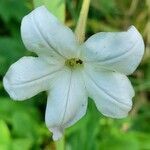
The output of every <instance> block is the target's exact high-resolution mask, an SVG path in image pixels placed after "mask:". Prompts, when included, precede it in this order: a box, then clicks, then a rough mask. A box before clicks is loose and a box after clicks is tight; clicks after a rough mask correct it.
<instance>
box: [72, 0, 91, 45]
mask: <svg viewBox="0 0 150 150" xmlns="http://www.w3.org/2000/svg"><path fill="white" fill-rule="evenodd" d="M89 6H90V0H83V4H82V8H81V12H80V17H79V20H78V23H77V27H76V30H75V34H76V37H77V39H78V41H79V42H80V43H82V42H84V40H85V31H86V22H87V17H88V12H89Z"/></svg>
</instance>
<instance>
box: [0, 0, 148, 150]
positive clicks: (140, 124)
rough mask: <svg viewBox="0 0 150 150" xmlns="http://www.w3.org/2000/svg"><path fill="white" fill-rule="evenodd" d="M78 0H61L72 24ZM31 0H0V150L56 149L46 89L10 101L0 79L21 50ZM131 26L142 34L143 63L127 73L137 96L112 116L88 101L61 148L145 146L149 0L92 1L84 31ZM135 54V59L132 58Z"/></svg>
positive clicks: (135, 149)
mask: <svg viewBox="0 0 150 150" xmlns="http://www.w3.org/2000/svg"><path fill="white" fill-rule="evenodd" d="M81 3H82V0H66V16H67V17H66V24H67V25H68V26H70V27H71V28H72V29H74V28H75V25H76V22H77V19H78V16H79V11H80V8H81ZM32 9H33V3H32V1H31V0H0V150H20V149H21V150H55V149H56V145H55V143H54V142H53V141H52V139H51V133H50V132H49V131H48V129H47V128H46V126H45V123H44V115H45V106H46V94H45V93H41V94H39V95H37V96H36V97H34V98H32V99H30V100H27V101H24V102H14V101H12V100H11V99H10V98H9V96H8V94H7V93H6V92H5V91H4V88H3V85H2V78H3V76H4V75H5V73H6V71H7V69H8V68H9V66H10V65H11V64H12V63H14V62H15V61H17V60H18V59H19V58H20V57H22V56H24V55H32V54H31V53H30V52H28V51H26V50H25V47H24V45H23V43H22V41H21V37H20V23H21V19H22V17H23V16H25V15H26V14H28V13H29V12H30V11H31V10H32ZM132 24H133V25H135V26H136V27H137V28H138V30H139V31H140V32H141V34H142V35H143V37H144V40H145V45H146V52H145V56H144V59H143V62H142V63H141V65H140V66H139V68H138V69H137V70H136V71H135V73H134V74H133V75H132V76H130V79H131V82H132V84H133V85H134V89H135V91H136V96H135V98H134V107H133V109H132V111H131V112H130V116H129V117H128V118H125V119H121V120H115V119H111V118H106V117H104V116H102V115H101V114H100V113H99V112H98V111H97V109H96V107H95V105H94V104H93V102H92V101H91V100H89V106H88V112H87V115H86V116H85V117H84V118H83V119H81V120H80V121H79V122H78V123H77V124H75V125H74V126H73V127H71V128H69V129H67V130H66V133H65V139H64V140H65V149H66V150H150V0H91V7H90V12H89V19H88V25H87V36H86V38H88V37H89V36H90V35H92V34H94V33H96V32H100V31H119V30H123V29H127V27H129V26H130V25H132ZM133 59H134V58H133Z"/></svg>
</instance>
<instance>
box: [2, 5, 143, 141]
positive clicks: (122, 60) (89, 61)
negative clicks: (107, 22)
mask: <svg viewBox="0 0 150 150" xmlns="http://www.w3.org/2000/svg"><path fill="white" fill-rule="evenodd" d="M21 35H22V39H23V42H24V44H25V46H26V48H27V49H28V50H30V51H32V52H35V53H36V54H37V55H38V57H23V58H21V59H20V60H19V61H17V62H16V63H14V64H13V65H12V66H11V67H10V68H9V70H8V72H7V73H6V76H5V77H4V80H3V82H4V87H5V89H6V91H7V92H8V93H9V95H10V97H11V98H12V99H15V100H25V99H28V98H31V97H33V96H35V95H36V94H38V93H39V92H42V91H47V93H48V102H47V108H46V117H45V120H46V125H47V127H48V128H49V130H50V131H51V132H53V139H54V140H58V139H59V138H60V137H61V136H62V134H63V131H64V129H65V128H67V127H70V126H71V125H73V124H74V123H76V122H77V121H78V120H79V119H80V118H81V117H83V116H84V115H85V113H86V109H87V103H88V97H90V98H92V99H93V100H94V102H95V104H96V106H97V108H98V110H99V111H100V112H101V113H102V114H104V115H105V116H108V117H113V118H122V117H126V116H127V114H128V112H129V111H130V110H131V107H132V98H133V96H134V90H133V88H132V85H131V83H130V81H129V80H128V78H127V77H126V75H129V74H131V73H133V71H134V70H135V69H136V68H137V66H138V65H139V63H140V61H141V59H142V56H143V53H144V43H143V40H142V37H141V35H140V33H139V32H138V31H137V30H136V28H135V27H134V26H131V27H130V28H129V29H128V30H127V31H125V32H114V33H111V32H108V33H105V32H102V33H97V34H95V35H93V36H92V37H90V38H89V39H88V40H87V41H86V42H85V43H84V44H82V45H80V44H79V43H78V42H77V40H76V37H75V35H74V34H73V32H72V31H71V30H70V29H69V28H68V27H66V26H64V25H63V24H61V23H60V22H59V21H58V20H57V19H56V18H55V17H54V16H53V15H52V14H51V13H50V12H49V11H48V10H47V9H46V8H45V7H44V6H42V7H39V8H37V9H35V10H34V11H32V12H31V13H30V14H29V15H27V16H25V17H24V18H23V20H22V25H21Z"/></svg>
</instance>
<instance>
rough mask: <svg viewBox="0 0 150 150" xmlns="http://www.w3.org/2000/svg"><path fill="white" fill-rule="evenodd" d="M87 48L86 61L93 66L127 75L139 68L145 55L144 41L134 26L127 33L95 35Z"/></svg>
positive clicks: (90, 39) (85, 52) (88, 41)
mask: <svg viewBox="0 0 150 150" xmlns="http://www.w3.org/2000/svg"><path fill="white" fill-rule="evenodd" d="M85 46H86V49H85V51H84V52H83V53H84V55H85V56H86V58H85V59H86V61H88V62H91V63H93V66H95V67H97V68H98V67H101V66H104V67H106V68H108V69H110V70H114V71H118V72H121V73H124V74H126V75H128V74H131V73H132V72H133V71H134V70H135V69H136V68H137V66H138V65H139V63H140V61H141V59H142V56H143V53H144V43H143V39H142V37H141V35H140V33H139V32H138V31H137V29H136V28H135V27H134V26H131V27H130V28H129V29H128V31H126V32H114V33H113V32H112V33H109V32H108V33H105V32H102V33H98V34H95V35H93V36H92V37H90V38H89V39H88V40H87V41H86V42H85Z"/></svg>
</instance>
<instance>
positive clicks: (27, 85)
mask: <svg viewBox="0 0 150 150" xmlns="http://www.w3.org/2000/svg"><path fill="white" fill-rule="evenodd" d="M60 68H61V67H60V66H52V65H50V64H47V63H44V62H43V61H42V60H41V59H40V58H38V57H37V58H36V57H23V58H21V59H20V60H19V61H17V62H16V63H14V64H13V65H11V67H10V68H9V70H8V72H7V73H6V76H5V77H4V80H3V84H4V87H5V89H6V91H7V92H8V93H9V95H10V97H11V98H12V99H15V100H25V99H28V98H31V97H32V96H34V95H36V94H38V93H39V92H41V91H45V90H47V89H49V86H50V83H51V80H53V78H55V77H56V74H57V73H58V72H59V70H60Z"/></svg>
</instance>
